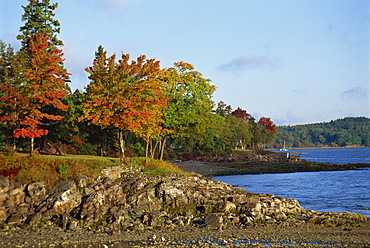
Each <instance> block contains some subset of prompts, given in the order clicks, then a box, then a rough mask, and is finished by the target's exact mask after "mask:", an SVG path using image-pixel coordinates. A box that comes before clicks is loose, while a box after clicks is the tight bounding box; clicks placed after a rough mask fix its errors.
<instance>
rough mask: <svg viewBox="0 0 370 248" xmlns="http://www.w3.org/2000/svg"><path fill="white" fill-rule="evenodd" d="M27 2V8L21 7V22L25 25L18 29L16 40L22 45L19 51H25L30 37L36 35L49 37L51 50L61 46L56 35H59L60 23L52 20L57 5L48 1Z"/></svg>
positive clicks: (32, 0)
mask: <svg viewBox="0 0 370 248" xmlns="http://www.w3.org/2000/svg"><path fill="white" fill-rule="evenodd" d="M28 2H29V3H28V5H27V6H22V7H23V9H24V14H23V15H22V21H24V22H25V24H24V26H22V27H21V28H20V32H21V34H19V35H18V36H17V39H18V40H20V41H21V43H22V48H21V50H22V51H27V49H28V46H29V42H30V36H31V35H34V34H36V33H44V34H49V35H51V37H50V45H51V46H50V48H51V49H53V48H56V47H57V46H62V45H63V42H62V41H61V40H59V39H58V38H57V35H56V34H57V33H60V23H59V21H57V20H55V19H53V17H54V16H55V14H54V10H55V9H56V8H57V7H58V3H54V4H51V3H50V0H28Z"/></svg>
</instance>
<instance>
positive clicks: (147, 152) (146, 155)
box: [145, 141, 149, 159]
mask: <svg viewBox="0 0 370 248" xmlns="http://www.w3.org/2000/svg"><path fill="white" fill-rule="evenodd" d="M148 155H149V141H146V145H145V159H147V158H148Z"/></svg>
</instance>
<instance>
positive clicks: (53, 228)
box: [0, 161, 370, 248]
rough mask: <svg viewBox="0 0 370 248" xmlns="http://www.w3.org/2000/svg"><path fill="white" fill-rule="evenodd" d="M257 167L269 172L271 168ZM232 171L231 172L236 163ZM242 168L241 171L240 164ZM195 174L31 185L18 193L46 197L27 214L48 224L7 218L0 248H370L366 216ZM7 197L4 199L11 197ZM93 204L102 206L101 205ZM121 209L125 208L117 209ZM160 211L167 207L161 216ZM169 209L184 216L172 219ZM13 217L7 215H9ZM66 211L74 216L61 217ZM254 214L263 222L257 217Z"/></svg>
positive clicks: (197, 164)
mask: <svg viewBox="0 0 370 248" xmlns="http://www.w3.org/2000/svg"><path fill="white" fill-rule="evenodd" d="M230 163H231V164H232V163H233V162H223V163H222V162H220V163H218V164H215V163H214V162H203V161H187V162H181V163H178V165H179V168H182V169H186V170H187V171H192V172H194V170H198V171H199V172H202V173H204V174H212V173H221V172H225V170H227V169H228V167H230V166H226V165H230ZM262 164H263V163H262ZM294 164H295V165H296V163H294ZM263 165H264V166H265V167H266V168H267V167H271V163H265V164H263ZM233 166H234V167H238V162H235V163H234V164H233ZM239 166H240V163H239ZM242 166H243V167H245V164H243V165H242ZM369 166H370V165H369ZM234 167H230V168H229V169H230V171H229V172H231V171H235V168H234ZM249 167H252V168H259V169H261V165H258V164H257V165H256V164H254V163H253V164H251V165H249ZM111 169H112V172H113V169H119V168H118V167H117V168H116V167H112V168H111ZM202 173H197V174H198V175H196V174H194V175H193V176H190V177H189V176H180V175H178V174H171V175H166V176H150V175H145V174H142V173H137V174H129V173H122V174H120V175H119V176H118V177H117V178H116V177H113V178H100V179H99V180H98V181H96V180H92V181H91V182H90V183H92V184H91V185H90V184H89V183H88V182H87V181H86V180H89V179H88V178H82V177H80V178H79V180H77V179H78V178H75V180H77V181H73V180H69V181H68V180H67V181H64V184H61V183H60V182H59V183H57V185H58V186H57V188H56V189H57V191H56V192H55V193H52V192H50V194H49V193H48V194H46V192H44V191H42V188H38V187H36V186H38V183H37V182H36V183H33V184H31V185H32V187H30V185H27V187H26V188H25V190H31V189H34V190H35V191H32V192H33V193H32V194H33V195H34V196H35V197H36V196H37V195H38V194H43V195H45V196H48V197H46V198H44V199H46V200H44V201H40V203H41V204H38V203H37V204H34V206H33V207H32V208H28V209H29V210H32V211H44V210H46V212H43V213H41V212H39V214H46V215H45V217H47V218H51V219H50V220H46V219H43V218H42V215H37V213H36V214H33V215H32V216H30V217H32V218H31V219H29V220H32V221H30V224H25V223H23V222H18V224H17V223H16V220H15V219H13V222H14V223H15V224H5V223H3V224H1V223H0V247H4V248H5V247H8V248H13V247H24V248H31V247H40V248H44V247H45V248H46V247H57V248H67V247H71V248H72V247H74V248H82V247H91V248H101V247H110V248H126V247H127V248H128V247H130V248H131V247H137V248H139V247H263V246H266V244H268V245H270V246H272V247H276V246H278V247H343V246H346V247H361V248H362V247H370V218H367V217H366V216H363V215H360V214H352V213H343V214H342V213H323V212H317V211H312V210H305V209H303V208H302V207H300V205H299V203H298V202H297V201H295V200H293V199H289V198H281V197H279V196H273V195H269V194H253V193H250V192H247V191H244V190H241V189H237V188H234V187H232V185H228V184H225V183H221V182H219V181H217V180H213V179H208V178H206V177H204V176H201V175H202ZM113 174H114V173H110V174H107V175H110V176H113ZM114 175H115V174H114ZM15 191H17V192H18V191H19V192H18V193H20V194H22V192H21V191H20V190H17V189H13V190H12V191H11V192H12V194H13V192H15ZM30 192H31V191H30ZM30 192H29V193H30ZM43 192H44V193H43ZM65 192H68V195H67V194H66V193H65ZM71 192H74V195H73V194H71ZM78 192H81V193H78ZM83 192H84V193H83ZM120 192H121V193H120ZM124 192H127V193H124ZM180 192H182V193H181V194H180ZM29 193H27V194H29ZM12 194H9V196H10V197H14V196H13V195H12ZM125 194H126V195H125ZM61 196H64V197H61ZM98 196H99V197H98ZM100 196H101V197H104V198H100ZM111 196H114V197H113V198H112V197H111ZM163 196H165V197H164V198H163ZM246 197H247V198H246ZM193 198H194V199H193ZM40 199H42V198H40ZM82 199H84V200H83V201H82ZM89 199H90V200H89ZM149 199H150V201H149ZM196 199H198V200H196ZM14 200H16V199H14ZM158 200H159V201H164V202H163V203H162V205H161V207H160V208H159V209H160V210H155V209H152V210H148V209H150V208H148V209H147V210H144V209H143V204H146V205H147V206H150V205H151V204H153V203H154V201H158ZM189 200H192V201H194V203H192V206H193V205H194V207H195V208H194V209H192V208H189V206H188V207H187V208H183V207H181V206H184V205H182V204H183V203H184V204H186V202H187V201H189ZM75 201H77V202H75ZM139 201H140V202H141V203H140V204H139ZM101 202H106V204H103V205H102V203H101ZM215 202H216V203H215ZM45 203H46V204H48V205H45ZM272 203H274V204H272ZM63 204H64V205H63ZM70 204H73V206H72V205H70ZM112 204H113V205H112ZM122 204H130V205H125V206H124V207H123V205H122ZM166 204H167V205H168V206H167V205H166ZM111 205H112V206H111ZM146 205H145V206H146ZM63 206H64V207H63ZM153 206H155V205H153ZM158 206H159V205H158ZM164 206H167V207H169V208H168V209H167V210H165V209H164ZM171 206H174V207H175V208H174V207H171ZM176 206H177V208H180V210H181V208H182V210H181V211H185V212H181V211H180V212H179V213H178V214H175V213H173V211H174V210H175V209H176ZM199 206H200V207H201V208H198V207H199ZM210 206H213V207H216V208H217V209H218V208H219V210H217V211H215V212H211V213H207V211H206V209H207V208H208V207H210ZM230 206H238V207H235V210H232V211H229V210H227V208H228V207H230ZM283 206H284V207H285V208H287V212H286V214H284V211H286V210H284V211H283V210H282V207H283ZM18 207H19V210H22V212H23V213H24V214H25V215H29V213H27V211H25V210H26V209H27V208H25V207H26V206H25V204H24V203H23V204H18ZM119 207H122V209H121V210H120V211H131V210H132V209H136V210H135V211H133V212H127V213H126V212H122V213H121V212H120V211H118V209H117V208H119ZM108 208H109V209H110V210H108ZM145 208H146V207H145ZM243 208H246V212H245V211H244V212H243V211H242V209H243ZM71 209H72V211H71ZM104 209H105V210H104ZM211 209H213V208H212V207H211V208H210V210H211ZM236 209H238V210H237V211H236ZM248 209H250V210H248ZM252 209H253V210H252ZM268 209H270V210H268ZM273 209H275V210H276V211H278V212H276V211H275V210H273ZM0 210H1V207H0ZM76 210H78V211H76ZM85 210H86V211H85ZM103 210H104V212H99V211H103ZM267 210H268V211H272V212H271V214H267V212H266V211H267ZM84 211H85V212H84ZM136 211H137V212H136ZM279 211H280V212H281V213H280V212H279ZM19 213H20V212H19V211H15V212H14V217H16V216H17V214H19ZM49 213H50V214H49ZM68 213H69V214H70V213H74V214H73V216H69V214H68ZM76 213H81V214H82V213H83V214H84V216H85V217H86V216H90V217H89V218H90V220H91V221H93V222H91V223H92V224H93V225H92V226H91V225H89V224H88V222H87V220H89V219H86V218H85V217H83V216H82V215H81V216H80V215H76ZM104 213H105V214H104ZM119 213H121V214H119ZM161 213H162V214H161ZM248 213H249V214H248ZM274 213H275V214H274ZM276 213H280V215H278V214H276ZM258 214H259V215H260V216H261V214H264V215H263V216H265V215H269V216H265V217H263V218H261V219H258V218H257V216H258ZM171 215H173V216H172V217H169V216H171ZM175 215H176V216H177V217H175ZM48 216H49V217H48ZM119 216H122V220H123V221H125V219H126V220H128V221H129V222H128V223H127V226H126V224H119V223H117V224H114V222H113V223H111V221H112V220H115V219H116V220H118V219H119ZM130 216H131V217H130ZM155 216H156V217H155ZM251 216H253V218H255V221H254V222H248V220H249V219H250V218H251ZM279 216H280V217H281V218H280V217H279ZM38 218H39V219H38ZM130 218H132V220H130ZM207 218H208V219H207ZM187 220H191V223H190V222H189V223H188V224H186V221H187ZM7 221H8V222H9V221H10V218H7ZM94 221H95V222H94ZM220 221H221V222H220ZM78 223H80V224H78ZM84 223H85V224H86V225H84ZM94 223H95V224H94ZM131 223H132V224H131ZM143 223H144V224H145V225H144V224H143Z"/></svg>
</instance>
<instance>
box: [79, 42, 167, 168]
mask: <svg viewBox="0 0 370 248" xmlns="http://www.w3.org/2000/svg"><path fill="white" fill-rule="evenodd" d="M115 60H116V55H112V56H111V57H109V58H107V57H106V51H104V49H103V47H101V46H100V47H99V48H98V51H97V52H96V54H95V60H94V62H93V66H91V67H88V68H86V69H85V70H86V71H87V72H88V73H89V74H90V76H89V78H90V80H91V83H90V84H89V85H88V86H87V89H86V93H87V96H88V98H87V100H86V102H85V103H84V118H85V119H87V120H88V121H89V122H90V123H92V124H96V125H99V126H112V127H115V128H117V129H118V130H119V145H120V154H121V155H120V156H121V162H122V163H125V157H124V149H125V148H124V147H125V145H124V137H123V133H124V131H125V130H128V131H132V132H134V133H136V134H137V135H139V136H140V137H142V138H143V139H145V140H146V141H147V142H148V141H149V139H150V138H151V137H152V136H153V135H154V134H155V133H156V132H157V131H158V130H159V129H160V127H158V123H159V122H161V121H162V119H161V115H162V113H161V110H162V109H163V108H164V106H165V103H166V102H165V100H166V99H165V98H164V96H163V94H162V87H161V85H162V84H163V83H164V82H163V81H162V80H160V78H159V76H160V73H161V70H160V65H159V61H156V60H155V59H146V56H144V55H141V56H139V57H138V58H137V60H136V61H131V62H130V56H129V55H128V54H122V57H121V59H120V60H119V61H118V63H116V62H115Z"/></svg>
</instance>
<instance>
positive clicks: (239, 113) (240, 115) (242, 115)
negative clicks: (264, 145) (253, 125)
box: [231, 107, 251, 122]
mask: <svg viewBox="0 0 370 248" xmlns="http://www.w3.org/2000/svg"><path fill="white" fill-rule="evenodd" d="M231 114H232V115H233V116H235V117H236V118H239V119H242V120H244V121H245V122H248V121H249V118H250V117H251V115H250V114H248V113H247V111H246V110H243V109H241V108H239V107H238V108H237V109H236V110H234V111H233V112H231Z"/></svg>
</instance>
